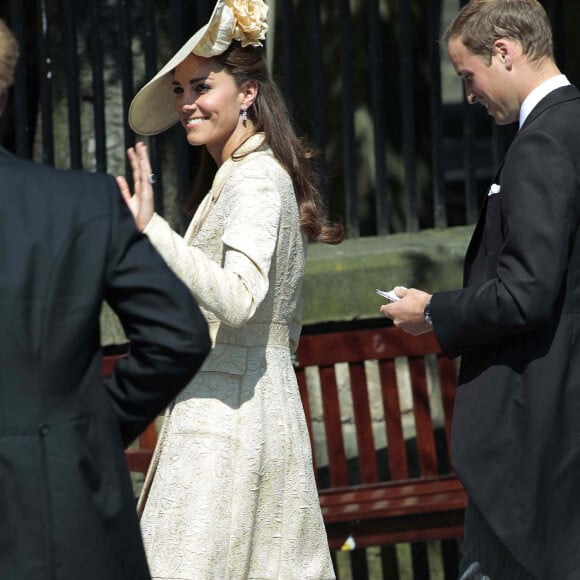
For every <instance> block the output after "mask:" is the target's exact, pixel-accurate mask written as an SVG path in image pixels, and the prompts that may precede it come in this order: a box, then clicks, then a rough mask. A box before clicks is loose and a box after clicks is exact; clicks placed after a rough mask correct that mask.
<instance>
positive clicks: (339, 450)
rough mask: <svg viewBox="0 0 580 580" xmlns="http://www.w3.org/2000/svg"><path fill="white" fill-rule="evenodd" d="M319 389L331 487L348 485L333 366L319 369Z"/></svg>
mask: <svg viewBox="0 0 580 580" xmlns="http://www.w3.org/2000/svg"><path fill="white" fill-rule="evenodd" d="M320 387H321V393H322V408H323V412H324V429H325V433H326V447H327V450H328V464H329V465H328V468H329V473H330V485H331V487H340V486H342V485H348V467H347V463H346V453H345V451H344V441H343V435H342V423H341V421H340V404H339V401H338V387H337V384H336V372H335V369H334V366H324V367H320Z"/></svg>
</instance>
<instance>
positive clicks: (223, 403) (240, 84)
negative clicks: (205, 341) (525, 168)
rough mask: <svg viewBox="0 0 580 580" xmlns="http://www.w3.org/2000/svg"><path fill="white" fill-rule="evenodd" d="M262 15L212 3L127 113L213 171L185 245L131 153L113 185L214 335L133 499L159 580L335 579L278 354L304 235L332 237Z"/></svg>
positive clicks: (137, 154)
mask: <svg viewBox="0 0 580 580" xmlns="http://www.w3.org/2000/svg"><path fill="white" fill-rule="evenodd" d="M265 17H266V6H265V5H264V4H263V2H261V0H246V1H245V2H243V1H237V2H235V1H232V0H229V1H225V2H218V4H217V5H216V8H215V10H214V13H213V15H212V17H211V19H210V22H209V23H208V24H207V25H206V26H204V27H203V28H202V29H201V30H200V31H198V32H197V33H196V34H195V35H194V36H193V37H192V38H191V39H189V41H188V42H186V44H185V45H184V47H182V49H180V51H178V53H177V54H176V55H175V56H174V58H173V59H172V60H171V61H170V62H169V63H168V64H167V65H166V66H165V67H164V68H163V69H162V70H161V71H160V73H158V75H157V76H156V77H154V79H153V80H152V81H150V82H149V83H148V84H147V85H146V86H145V87H144V88H143V89H142V90H141V91H140V92H139V93H138V94H137V96H136V97H135V99H134V101H133V103H132V107H131V110H130V113H129V120H130V123H131V126H132V127H133V128H134V130H135V131H136V132H139V133H141V134H155V133H158V132H160V131H162V130H164V129H166V128H167V127H168V126H171V125H172V124H174V123H175V122H177V121H181V123H182V125H183V126H184V128H185V130H186V133H187V139H188V142H189V143H190V144H192V145H205V148H206V151H207V152H208V153H209V154H210V155H211V157H212V158H213V160H214V161H215V164H216V165H217V167H218V169H217V173H216V174H215V177H214V180H213V184H212V187H211V190H210V191H209V193H207V195H206V196H205V197H204V199H203V201H202V203H201V205H200V206H199V208H198V209H197V211H196V213H195V215H194V217H193V220H192V221H191V224H190V226H189V228H188V230H187V232H186V234H185V236H184V237H182V236H180V235H178V234H177V233H175V232H174V231H173V230H172V229H171V227H170V226H169V224H168V223H167V222H166V221H165V220H164V219H163V218H162V217H160V216H159V215H157V214H155V213H154V210H153V201H152V200H153V193H152V188H151V185H150V184H149V183H148V181H152V179H149V178H150V176H151V168H150V165H149V159H148V156H147V151H146V148H145V146H144V145H143V144H138V145H137V147H136V148H135V149H130V150H129V152H128V155H129V159H130V160H131V163H132V167H133V177H134V182H135V193H134V195H131V192H130V191H129V189H128V187H127V184H126V182H125V180H124V179H123V178H120V179H119V181H120V184H121V189H122V192H123V195H124V197H125V199H126V201H127V204H128V205H129V207H130V208H131V210H132V212H133V214H134V216H135V220H136V223H137V226H138V227H139V228H140V229H141V230H142V231H144V233H145V234H146V235H147V236H148V237H149V238H150V240H151V241H152V242H153V244H154V246H155V247H156V248H157V249H158V250H159V252H160V253H161V255H162V256H163V257H164V258H165V260H166V261H167V263H168V264H169V265H170V266H171V268H172V269H173V270H174V271H175V272H176V273H177V274H178V275H179V276H180V278H181V279H182V280H184V281H185V283H186V284H187V285H188V286H189V288H190V289H191V291H192V293H193V294H194V295H195V297H196V298H197V300H198V302H199V304H200V306H201V307H202V310H203V311H204V314H205V315H206V317H207V320H208V322H209V326H210V331H211V335H212V339H213V349H212V352H211V354H210V355H209V357H208V359H207V361H206V363H205V364H204V366H203V367H202V369H201V371H200V372H199V374H198V375H197V376H196V378H195V380H194V381H192V383H191V384H190V385H189V386H188V387H187V388H186V390H185V391H183V393H182V394H181V395H180V396H179V397H178V399H177V400H176V401H175V402H174V405H172V407H171V408H170V409H169V411H168V414H167V415H166V419H165V421H164V425H163V429H162V432H161V434H160V437H159V444H158V446H157V449H156V452H155V455H154V459H153V461H152V466H151V468H150V471H149V473H148V475H147V478H146V484H145V490H144V493H143V496H142V497H141V498H140V509H142V510H143V514H142V520H141V526H142V531H143V536H144V541H145V547H146V551H147V555H148V561H149V565H150V568H151V573H152V576H153V578H157V579H180V580H182V579H191V580H193V579H195V580H199V579H206V578H207V579H209V578H215V579H223V580H231V579H236V578H240V579H241V578H284V579H300V580H302V579H308V578H311V579H316V580H324V579H330V578H334V571H333V566H332V561H331V558H330V553H329V549H328V543H327V538H326V533H325V529H324V523H323V520H322V516H321V512H320V506H319V503H318V495H317V490H316V485H315V479H314V473H313V468H312V454H311V449H310V442H309V438H308V430H307V426H306V421H305V417H304V412H303V409H302V404H301V400H300V395H299V391H298V387H297V383H296V378H295V375H294V371H293V366H292V360H291V355H292V352H293V351H294V350H295V349H296V346H297V342H298V338H299V334H300V297H301V285H302V278H303V274H304V265H305V260H306V246H307V242H308V240H309V239H310V240H315V239H318V240H321V241H324V242H328V243H338V242H339V241H340V240H341V239H342V236H343V233H342V228H341V227H340V226H336V225H330V224H329V223H328V222H327V220H326V216H325V211H324V208H323V206H322V204H321V202H320V197H319V194H318V192H317V190H316V187H315V180H314V175H313V173H312V170H311V168H310V158H311V154H310V153H309V151H308V150H307V149H306V148H305V146H304V145H303V144H302V142H301V141H300V140H299V139H298V138H297V137H296V135H295V133H294V131H293V129H292V126H291V124H290V122H289V120H288V114H287V111H286V108H285V105H284V103H283V101H282V99H281V97H280V94H279V92H278V90H277V88H276V86H275V84H274V83H273V81H272V80H271V79H270V77H269V76H268V73H267V70H266V64H265V61H264V57H263V51H262V48H261V42H260V40H262V39H263V38H264V34H265V32H266V19H265ZM172 92H173V93H174V96H173V97H172V95H171V93H172Z"/></svg>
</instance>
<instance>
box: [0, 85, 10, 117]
mask: <svg viewBox="0 0 580 580" xmlns="http://www.w3.org/2000/svg"><path fill="white" fill-rule="evenodd" d="M7 102H8V91H7V90H6V91H3V92H2V93H1V94H0V117H1V116H2V113H3V112H4V109H5V108H6V103H7Z"/></svg>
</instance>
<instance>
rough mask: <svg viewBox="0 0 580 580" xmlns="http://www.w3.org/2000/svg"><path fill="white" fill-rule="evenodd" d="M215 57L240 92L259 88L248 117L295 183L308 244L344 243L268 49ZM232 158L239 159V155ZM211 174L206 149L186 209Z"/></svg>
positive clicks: (234, 47)
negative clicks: (245, 87) (269, 60)
mask: <svg viewBox="0 0 580 580" xmlns="http://www.w3.org/2000/svg"><path fill="white" fill-rule="evenodd" d="M214 58H216V60H218V61H220V62H221V63H222V64H223V66H224V68H225V69H226V70H227V71H228V72H229V73H230V74H231V75H232V76H233V77H234V79H235V81H236V84H237V86H238V87H241V86H242V85H243V84H244V83H246V82H247V81H251V80H253V81H256V82H257V83H258V95H257V97H256V100H255V101H254V104H253V105H252V106H251V107H250V108H249V109H248V117H249V118H250V119H251V120H252V121H253V123H254V126H255V128H256V132H262V133H264V135H265V142H266V144H267V145H269V146H270V148H271V149H272V152H273V153H274V156H275V157H276V159H277V160H278V162H279V163H280V165H282V167H284V169H286V171H288V174H289V175H290V178H291V179H292V183H293V184H294V190H295V193H296V199H297V202H298V208H299V211H300V225H301V227H302V229H303V230H304V231H305V232H306V235H307V237H308V240H309V241H320V242H324V243H327V244H338V243H339V242H341V241H342V240H343V239H344V228H343V227H342V225H341V224H338V223H331V222H330V221H329V219H328V213H327V208H326V206H325V204H324V202H323V199H322V196H321V195H320V190H319V183H320V176H319V174H318V173H317V171H316V169H315V165H314V161H313V160H314V158H315V157H316V154H315V152H314V150H313V149H312V148H311V147H309V146H308V145H307V144H306V143H305V141H304V140H303V139H301V138H300V137H299V136H298V135H297V134H296V131H295V130H294V127H293V125H292V122H291V121H290V115H289V113H288V107H287V106H286V102H285V100H284V97H283V96H282V94H281V92H280V89H279V88H278V86H277V85H276V83H275V82H274V80H273V79H272V78H271V77H270V75H269V73H268V68H267V65H266V59H265V58H264V51H263V49H262V48H261V47H253V46H247V47H245V48H242V47H241V45H240V43H239V42H237V41H234V42H232V44H231V45H230V47H229V48H228V49H227V50H226V52H224V53H223V54H221V55H219V56H217V57H214ZM246 154H247V153H246ZM233 157H234V158H236V154H235V153H234V155H233ZM212 165H213V168H212ZM212 170H213V171H215V164H212V160H211V157H210V155H209V153H208V152H207V150H206V149H205V148H204V151H203V155H202V160H201V163H200V168H199V171H198V172H197V175H196V179H195V182H194V187H193V191H192V195H191V197H190V198H189V200H188V202H187V205H186V209H187V210H189V211H192V210H193V208H194V207H195V205H196V203H197V202H198V201H199V199H200V198H201V195H203V194H204V193H205V187H206V186H207V183H208V180H209V176H208V174H209V173H210V172H211V171H212Z"/></svg>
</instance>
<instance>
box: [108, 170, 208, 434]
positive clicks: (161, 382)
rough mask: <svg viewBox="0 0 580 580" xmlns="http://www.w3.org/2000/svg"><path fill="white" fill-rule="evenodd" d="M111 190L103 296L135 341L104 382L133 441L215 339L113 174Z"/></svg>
mask: <svg viewBox="0 0 580 580" xmlns="http://www.w3.org/2000/svg"><path fill="white" fill-rule="evenodd" d="M108 193H109V194H110V195H112V198H113V199H112V203H111V205H112V211H111V220H110V247H109V257H108V270H107V274H106V283H105V299H106V300H107V302H108V303H109V304H110V306H111V308H112V309H113V310H114V311H115V313H116V314H117V316H118V317H119V320H120V321H121V324H122V325H123V329H124V331H125V333H126V335H127V337H128V339H129V341H130V344H131V346H130V351H129V356H128V357H127V358H126V359H123V360H121V361H120V362H119V363H118V364H117V365H116V367H115V370H114V372H113V374H112V375H111V377H109V378H108V379H107V381H106V384H107V388H108V391H109V394H110V400H111V401H112V405H113V409H114V412H115V414H116V415H117V417H118V420H119V424H120V427H121V432H122V437H123V441H124V443H125V445H128V444H129V443H130V442H131V441H133V440H134V439H135V437H137V435H139V433H141V432H142V431H143V430H144V429H145V427H146V426H147V425H148V424H149V423H150V422H151V421H152V420H153V419H154V418H155V417H156V416H157V415H158V414H159V413H160V412H161V411H162V410H163V409H164V408H165V407H166V406H167V405H168V404H169V402H170V401H171V400H173V399H174V398H175V396H176V395H177V394H178V392H179V391H180V390H181V389H182V388H183V387H185V385H186V384H187V383H188V382H189V380H190V379H191V378H192V376H193V375H194V374H195V373H196V372H197V370H198V369H199V367H200V366H201V364H202V362H203V360H204V359H205V357H206V356H207V354H208V353H209V350H210V348H211V342H210V338H209V331H208V327H207V323H206V321H205V318H204V317H203V315H202V313H201V311H200V309H199V306H198V305H197V302H196V301H195V299H194V298H193V296H192V295H191V293H190V292H189V291H188V289H187V288H186V287H185V285H184V284H183V283H182V282H181V281H180V280H179V279H178V278H177V277H176V276H175V274H173V272H172V271H171V270H170V269H169V267H168V266H167V265H166V264H165V262H164V260H163V259H162V258H161V256H160V255H159V254H158V253H157V251H156V250H155V249H154V248H153V246H152V245H151V243H150V242H149V240H148V239H147V237H146V236H144V235H143V234H140V233H139V232H137V229H136V228H135V225H134V221H133V217H132V216H131V214H130V212H129V210H128V209H127V207H126V205H125V203H124V201H123V200H122V198H121V195H120V192H119V190H118V188H117V186H116V183H115V182H114V180H112V179H111V191H109V192H108Z"/></svg>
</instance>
